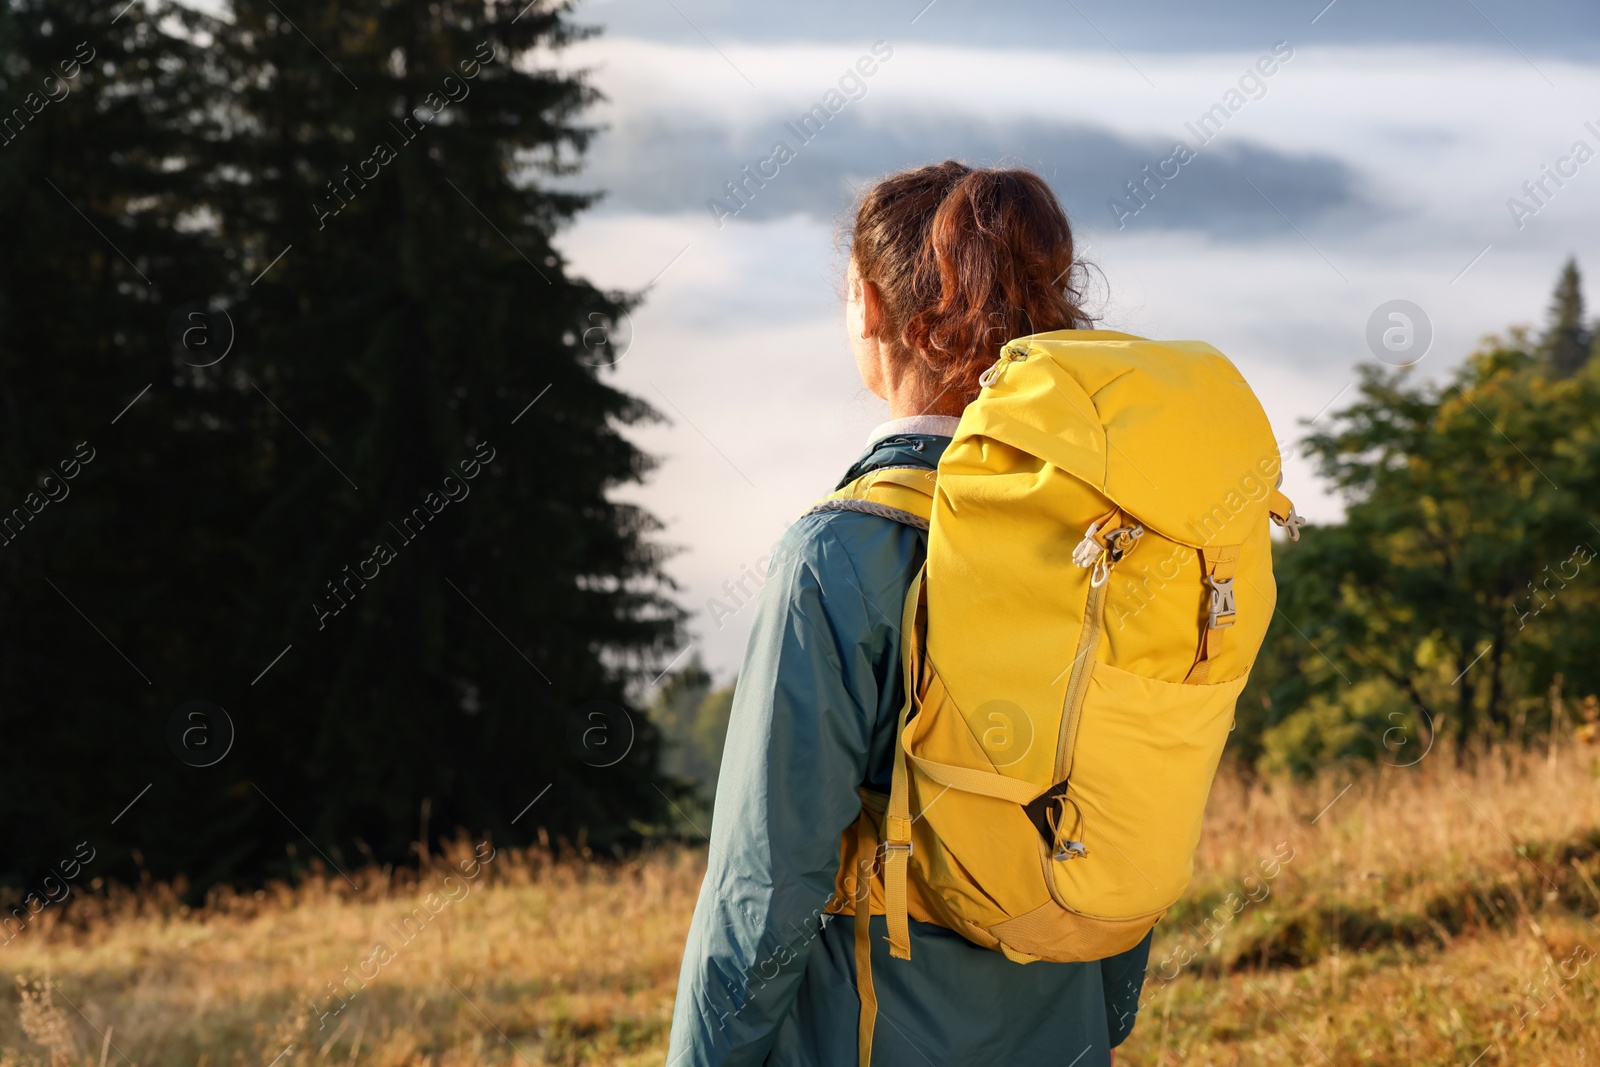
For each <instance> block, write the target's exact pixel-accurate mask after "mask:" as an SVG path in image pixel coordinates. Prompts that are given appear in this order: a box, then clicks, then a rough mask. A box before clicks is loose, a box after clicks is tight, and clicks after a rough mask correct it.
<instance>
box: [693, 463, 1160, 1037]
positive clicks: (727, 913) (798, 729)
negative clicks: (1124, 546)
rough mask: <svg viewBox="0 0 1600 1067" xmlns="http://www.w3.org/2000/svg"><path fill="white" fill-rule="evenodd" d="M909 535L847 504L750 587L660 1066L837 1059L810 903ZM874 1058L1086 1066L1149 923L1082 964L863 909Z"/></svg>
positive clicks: (824, 935)
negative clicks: (895, 955)
mask: <svg viewBox="0 0 1600 1067" xmlns="http://www.w3.org/2000/svg"><path fill="white" fill-rule="evenodd" d="M949 443H950V439H949V438H948V437H937V436H931V435H904V436H894V437H888V438H884V439H881V440H878V441H875V442H873V443H872V444H871V445H869V446H868V448H867V451H866V453H865V454H864V455H863V456H862V457H861V459H860V460H858V461H857V462H856V464H855V465H854V466H853V467H851V468H850V470H849V472H848V473H847V474H846V475H845V478H844V479H843V481H841V482H840V484H841V485H843V484H844V482H847V481H849V480H850V479H852V478H855V477H857V476H858V475H860V474H862V473H865V472H866V471H869V470H874V469H876V468H879V467H904V466H920V467H930V468H933V467H937V466H938V463H939V457H940V456H941V455H942V454H943V452H944V449H945V446H946V445H948V444H949ZM926 552H927V534H926V533H924V532H923V531H921V530H917V529H914V528H912V527H909V526H905V525H901V524H900V523H897V522H894V521H892V520H889V519H884V518H879V517H877V516H873V515H864V514H861V513H859V512H850V511H833V512H824V513H818V514H813V515H807V516H805V517H803V518H801V519H799V520H798V521H796V522H795V523H794V524H793V525H792V526H791V527H790V528H789V530H788V531H787V532H786V533H785V535H784V537H783V539H782V541H780V543H779V547H778V549H777V551H776V553H775V555H774V558H773V561H772V567H771V569H770V570H769V571H768V573H767V576H766V580H765V584H764V585H763V586H762V589H761V593H760V595H759V597H758V598H757V606H756V610H755V618H754V620H753V625H752V629H751V632H750V643H749V646H748V647H747V649H746V652H745V658H744V666H743V668H742V670H741V672H740V674H739V681H738V687H737V690H736V692H735V695H734V700H733V712H732V717H731V720H730V722H729V726H728V740H727V745H726V748H725V749H724V752H723V757H722V773H721V777H720V779H719V780H718V782H717V799H716V811H715V815H714V818H713V820H712V825H711V850H710V854H709V856H708V859H707V867H706V876H705V882H704V883H703V884H702V885H701V888H700V899H699V903H698V905H697V906H696V907H695V913H694V920H693V923H692V924H691V926H690V928H689V939H688V944H687V946H686V947H685V950H684V956H683V969H682V972H681V974H680V976H679V979H678V995H677V1004H676V1007H675V1009H674V1011H673V1016H672V1046H671V1050H670V1052H669V1053H668V1056H667V1063H668V1067H733V1065H743V1064H776V1065H783V1067H791V1065H794V1067H800V1065H804V1067H853V1065H854V1064H855V1063H856V1021H857V1018H858V1016H859V1012H860V1007H861V1003H860V1000H859V999H858V997H857V995H856V983H855V957H854V945H853V942H852V937H853V933H854V926H853V925H852V924H853V923H854V921H855V920H853V919H852V918H851V917H850V916H847V915H839V916H826V915H825V914H824V908H825V907H826V906H827V904H828V900H829V898H830V897H832V895H833V887H834V876H835V874H836V872H837V870H838V867H839V837H840V834H841V833H842V832H843V831H844V829H845V828H846V827H847V826H849V825H850V824H851V823H852V822H853V821H854V820H855V819H856V817H857V815H858V814H859V813H860V810H861V800H860V796H859V794H858V793H857V791H856V790H857V787H858V786H860V785H861V784H863V783H866V784H869V785H870V786H871V787H872V788H873V789H876V790H879V791H881V792H884V793H887V792H888V791H889V779H890V768H891V765H892V763H891V761H892V756H893V753H894V728H895V724H896V718H897V716H898V713H899V710H900V705H901V702H902V701H903V699H904V686H903V684H902V682H901V676H900V656H899V634H898V627H899V621H900V608H901V604H902V602H903V601H904V599H905V593H906V589H907V587H908V586H909V585H910V583H911V578H912V576H913V575H914V574H915V572H916V570H917V568H919V567H920V566H921V565H922V561H923V558H924V556H925V555H926ZM871 922H872V926H873V931H872V933H873V937H872V946H873V947H872V977H873V982H874V984H875V987H876V991H877V994H878V1004H879V1007H878V1020H877V1027H876V1030H875V1033H874V1041H873V1056H872V1062H873V1063H874V1064H875V1065H890V1067H902V1065H904V1067H928V1065H929V1064H933V1065H937V1067H955V1065H963V1064H984V1065H989V1064H997V1063H1003V1064H1059V1065H1061V1067H1104V1065H1106V1064H1107V1063H1108V1062H1109V1060H1110V1050H1111V1048H1113V1047H1114V1046H1115V1045H1117V1044H1118V1043H1120V1042H1121V1041H1122V1039H1123V1038H1125V1037H1127V1035H1128V1032H1129V1031H1130V1030H1131V1029H1132V1028H1133V1021H1134V1016H1135V1015H1136V1014H1137V1012H1138V1006H1139V992H1140V989H1141V987H1142V985H1143V982H1144V969H1145V963H1146V960H1147V957H1148V955H1149V950H1150V940H1149V938H1148V937H1146V938H1145V940H1144V942H1143V943H1141V944H1140V945H1138V946H1137V947H1135V948H1134V949H1132V950H1130V951H1128V952H1125V953H1123V954H1121V955H1119V956H1114V957H1112V958H1110V959H1107V960H1100V961H1098V962H1094V963H1044V962H1040V963H1030V964H1026V965H1024V964H1018V963H1013V962H1011V961H1010V960H1008V959H1006V957H1005V956H1003V955H1002V954H1000V953H999V952H993V951H990V950H988V949H984V948H980V947H978V946H977V945H974V944H972V943H971V942H969V941H967V940H966V939H965V938H963V937H961V936H960V935H959V934H957V933H955V932H953V931H951V930H947V929H944V928H943V927H939V926H934V925H931V924H927V923H920V922H916V921H913V922H912V923H911V959H909V960H896V959H891V958H890V956H889V946H888V943H887V941H886V940H885V938H886V937H887V930H886V928H884V925H883V924H884V918H883V916H881V915H875V916H873V917H872V919H871Z"/></svg>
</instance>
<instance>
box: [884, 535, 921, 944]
mask: <svg viewBox="0 0 1600 1067" xmlns="http://www.w3.org/2000/svg"><path fill="white" fill-rule="evenodd" d="M926 571H927V564H923V565H922V567H920V568H918V570H917V574H916V577H914V578H912V579H911V588H910V589H908V590H907V591H906V604H905V607H904V608H903V609H902V610H901V612H900V665H901V670H902V672H903V676H904V680H905V690H906V698H905V703H903V704H901V705H900V721H899V722H898V723H897V724H896V726H895V731H894V777H893V779H892V780H891V781H890V785H889V808H888V811H887V812H886V813H885V814H884V818H883V910H884V918H885V919H886V920H887V922H888V924H889V955H891V956H893V957H894V958H895V959H897V960H908V959H910V958H911V923H910V921H909V919H908V917H907V914H906V908H907V905H906V868H907V867H909V866H910V862H911V795H910V794H911V783H910V781H909V780H908V774H909V772H908V769H907V767H906V761H907V758H908V757H907V756H906V751H905V746H904V744H903V742H902V738H903V737H904V736H905V732H906V720H907V719H908V718H910V716H911V706H912V704H913V703H914V702H915V699H916V691H917V666H918V664H917V660H918V659H919V657H921V655H922V642H920V641H918V640H917V631H916V626H917V609H918V607H919V606H920V605H921V603H922V599H923V591H922V577H923V575H924V573H926Z"/></svg>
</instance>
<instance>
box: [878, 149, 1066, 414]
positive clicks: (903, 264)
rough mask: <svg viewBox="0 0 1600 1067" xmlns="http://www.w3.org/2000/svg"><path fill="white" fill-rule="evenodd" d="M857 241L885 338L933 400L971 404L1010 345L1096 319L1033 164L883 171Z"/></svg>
mask: <svg viewBox="0 0 1600 1067" xmlns="http://www.w3.org/2000/svg"><path fill="white" fill-rule="evenodd" d="M850 246H851V256H852V258H853V259H854V260H855V262H856V268H857V270H858V271H859V272H860V274H861V276H862V277H863V278H865V279H866V280H868V281H871V282H872V283H873V284H875V285H876V286H877V287H878V290H879V294H880V296H881V297H882V298H883V303H884V309H885V312H886V320H887V321H886V323H885V337H884V339H885V340H887V341H889V342H890V343H891V345H893V346H894V347H895V348H898V349H899V350H900V351H899V352H898V353H897V355H898V356H899V358H901V359H905V360H910V361H911V363H912V370H913V371H914V372H915V373H916V374H917V376H918V377H919V378H920V379H921V380H922V386H923V390H924V395H925V396H927V397H929V398H934V399H936V398H938V397H942V396H946V395H948V396H950V397H951V398H952V399H954V400H956V401H957V402H958V403H960V404H963V405H964V404H965V403H967V402H968V401H970V400H971V399H972V398H973V397H975V396H976V395H977V393H978V389H979V386H978V381H977V379H978V376H979V375H980V374H981V373H982V372H983V370H984V369H985V368H986V367H988V366H989V365H990V364H991V363H993V362H994V360H995V359H996V358H997V357H998V355H999V352H1000V348H1001V346H1003V345H1004V344H1005V343H1006V342H1007V341H1009V340H1011V339H1012V338H1014V337H1022V336H1025V335H1027V334H1032V333H1043V332H1046V331H1049V330H1068V329H1085V328H1087V327H1088V326H1090V325H1091V324H1092V321H1091V319H1090V318H1089V316H1088V315H1087V314H1086V313H1085V312H1084V310H1083V309H1082V306H1081V304H1080V300H1081V297H1082V294H1081V291H1080V287H1079V281H1078V274H1079V272H1078V270H1077V269H1076V268H1077V267H1078V266H1079V264H1078V263H1077V262H1076V260H1075V258H1074V254H1073V244H1072V229H1071V227H1070V225H1069V224H1068V222H1067V218H1066V215H1065V213H1064V212H1063V211H1062V210H1061V205H1060V203H1059V202H1057V200H1056V198H1055V194H1054V193H1052V192H1051V191H1050V187H1049V186H1047V185H1046V184H1045V183H1044V181H1043V180H1042V179H1040V178H1039V177H1038V175H1036V174H1033V173H1031V172H1029V171H1026V170H1000V169H983V170H973V169H971V168H969V167H966V166H964V165H962V164H960V163H955V162H946V163H940V164H936V165H934V166H930V167H921V168H918V169H916V170H911V171H905V172H903V173H901V174H897V175H894V176H892V177H890V178H886V179H885V180H883V181H882V182H879V183H878V184H877V185H875V186H874V187H873V188H872V189H871V190H869V191H868V192H867V194H866V196H865V197H864V198H863V199H862V202H861V206H860V207H859V208H858V209H857V212H856V226H855V229H854V231H853V232H852V235H851V242H850ZM932 402H933V400H930V403H932Z"/></svg>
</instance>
